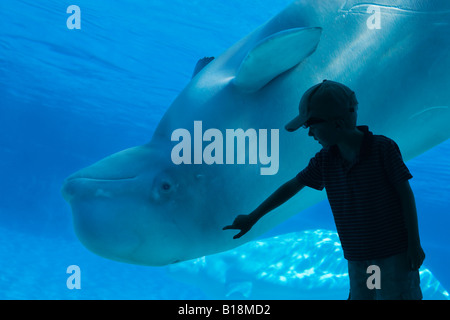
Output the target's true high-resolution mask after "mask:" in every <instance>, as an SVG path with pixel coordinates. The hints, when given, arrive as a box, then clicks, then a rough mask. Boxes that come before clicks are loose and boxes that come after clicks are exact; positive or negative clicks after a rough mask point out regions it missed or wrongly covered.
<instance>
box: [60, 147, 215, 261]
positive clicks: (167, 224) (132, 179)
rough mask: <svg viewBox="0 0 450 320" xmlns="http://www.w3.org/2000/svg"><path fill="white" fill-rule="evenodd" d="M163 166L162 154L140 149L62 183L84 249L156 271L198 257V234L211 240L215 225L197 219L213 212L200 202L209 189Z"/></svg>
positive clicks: (189, 174)
mask: <svg viewBox="0 0 450 320" xmlns="http://www.w3.org/2000/svg"><path fill="white" fill-rule="evenodd" d="M162 154H164V153H162ZM163 160H164V159H163V157H162V156H161V150H156V149H155V148H152V147H151V146H150V145H143V146H138V147H134V148H130V149H127V150H124V151H121V152H118V153H116V154H113V155H111V156H109V157H107V158H105V159H103V160H101V161H99V162H97V163H95V164H93V165H92V166H89V167H87V168H84V169H82V170H80V171H78V172H76V173H74V174H73V175H71V176H70V177H68V178H67V179H66V180H65V181H64V185H63V188H62V193H63V196H64V198H65V199H66V201H67V202H69V203H70V206H71V207H72V213H73V224H74V228H75V233H76V235H77V237H78V238H79V239H80V241H81V242H82V243H83V245H84V246H85V247H87V248H88V249H89V250H91V251H92V252H94V253H96V254H98V255H100V256H103V257H105V258H108V259H112V260H117V261H121V262H127V263H133V264H143V265H155V266H157V265H166V264H170V263H174V262H178V261H182V260H186V259H188V258H190V256H191V255H192V254H194V255H195V252H193V251H195V248H196V247H201V246H198V244H196V243H195V241H196V240H195V239H197V238H198V237H196V234H199V233H201V234H202V237H203V238H205V237H208V232H207V231H206V230H208V229H210V228H208V226H205V224H208V223H210V222H211V221H207V220H205V219H199V217H198V214H199V213H200V212H205V210H211V208H207V207H205V206H207V204H206V203H205V201H203V200H202V198H201V197H198V193H200V194H202V190H203V189H204V188H205V179H204V176H203V174H200V173H198V172H196V171H195V170H189V168H186V167H184V168H180V167H177V166H174V165H171V163H167V162H164V161H163ZM180 169H181V170H183V172H182V174H181V173H180V172H178V171H179V170H180ZM192 169H195V168H194V167H193V168H192ZM196 220H198V221H197V222H196ZM192 225H195V226H196V227H197V228H192ZM202 229H203V230H204V231H203V232H201V230H202ZM205 241H207V240H205Z"/></svg>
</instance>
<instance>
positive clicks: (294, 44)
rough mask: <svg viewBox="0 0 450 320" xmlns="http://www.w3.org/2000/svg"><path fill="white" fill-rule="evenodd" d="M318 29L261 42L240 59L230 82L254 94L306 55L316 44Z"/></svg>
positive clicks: (290, 32)
mask: <svg viewBox="0 0 450 320" xmlns="http://www.w3.org/2000/svg"><path fill="white" fill-rule="evenodd" d="M321 33H322V28H319V27H314V28H294V29H288V30H284V31H281V32H278V33H275V34H273V35H271V36H269V37H267V38H265V39H263V40H261V41H260V42H259V43H258V44H257V45H256V46H255V47H254V48H253V49H252V50H250V52H249V53H248V54H247V56H246V57H245V58H244V60H243V62H242V63H241V66H240V67H239V71H238V73H237V75H236V78H235V79H234V84H235V85H236V86H237V87H238V88H240V89H241V90H243V91H247V92H255V91H257V90H259V89H261V88H262V87H263V86H265V85H266V84H267V83H269V82H270V81H271V80H272V79H274V78H275V77H277V76H278V75H280V74H281V73H283V72H285V71H287V70H289V69H291V68H293V67H295V66H296V65H298V64H299V63H300V62H302V61H303V60H304V59H306V58H307V57H308V56H310V55H311V54H312V53H313V52H314V51H315V50H316V48H317V45H318V44H319V40H320V36H321Z"/></svg>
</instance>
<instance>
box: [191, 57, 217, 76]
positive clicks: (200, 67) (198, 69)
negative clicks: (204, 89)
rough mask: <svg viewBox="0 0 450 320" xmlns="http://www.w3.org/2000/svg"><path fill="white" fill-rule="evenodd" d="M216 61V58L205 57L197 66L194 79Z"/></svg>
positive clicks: (193, 74)
mask: <svg viewBox="0 0 450 320" xmlns="http://www.w3.org/2000/svg"><path fill="white" fill-rule="evenodd" d="M213 60H214V57H204V58H201V59H200V60H198V61H197V64H196V65H195V68H194V72H193V73H192V78H194V77H195V76H196V75H197V73H199V72H200V71H202V69H203V68H204V67H206V66H207V65H208V64H209V63H210V62H211V61H213Z"/></svg>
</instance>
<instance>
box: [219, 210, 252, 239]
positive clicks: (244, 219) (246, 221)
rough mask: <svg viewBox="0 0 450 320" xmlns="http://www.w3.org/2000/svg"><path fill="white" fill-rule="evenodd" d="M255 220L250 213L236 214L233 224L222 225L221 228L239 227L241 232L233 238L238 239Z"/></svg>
mask: <svg viewBox="0 0 450 320" xmlns="http://www.w3.org/2000/svg"><path fill="white" fill-rule="evenodd" d="M256 221H257V220H255V219H254V218H253V217H252V216H251V215H242V214H241V215H238V216H237V217H236V219H234V221H233V224H232V225H229V226H226V227H224V228H223V229H222V230H229V229H236V230H237V229H239V230H241V232H239V233H238V234H236V235H235V236H234V237H233V239H238V238H240V237H242V236H243V235H244V234H246V233H247V232H248V231H249V230H250V229H251V228H252V227H253V225H254V224H255V223H256Z"/></svg>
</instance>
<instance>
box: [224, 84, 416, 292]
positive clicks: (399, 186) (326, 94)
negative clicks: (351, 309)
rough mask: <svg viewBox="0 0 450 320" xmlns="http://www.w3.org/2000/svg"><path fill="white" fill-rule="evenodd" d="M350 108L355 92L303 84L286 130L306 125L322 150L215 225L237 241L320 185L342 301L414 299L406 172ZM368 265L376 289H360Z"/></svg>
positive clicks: (396, 153) (411, 204)
mask: <svg viewBox="0 0 450 320" xmlns="http://www.w3.org/2000/svg"><path fill="white" fill-rule="evenodd" d="M357 108H358V101H357V100H356V96H355V93H354V92H353V91H352V90H350V89H349V88H348V87H347V86H345V85H343V84H340V83H338V82H334V81H329V80H324V81H323V82H322V83H320V84H317V85H315V86H313V87H311V88H310V89H308V90H307V91H306V92H305V94H304V95H303V97H302V99H301V100H300V104H299V115H298V116H297V117H296V118H294V119H293V120H292V121H291V122H289V123H288V124H287V125H286V130H288V131H290V132H292V131H295V130H297V129H298V128H300V127H302V126H303V127H304V128H309V133H308V134H309V136H311V137H313V138H314V139H315V140H317V141H318V142H319V143H320V144H321V145H322V146H323V148H322V150H321V151H320V152H318V153H317V154H316V155H315V157H313V158H312V159H311V160H310V162H309V165H308V166H307V167H306V168H305V169H304V170H303V171H301V172H300V173H299V174H298V175H297V176H296V177H294V178H293V179H291V180H289V181H288V182H286V183H285V184H283V185H282V186H281V187H279V188H278V189H277V190H276V191H275V192H274V193H273V194H272V195H271V196H270V197H269V198H267V199H266V200H265V201H264V202H263V203H262V204H261V205H260V206H259V207H258V208H256V209H255V210H254V211H253V212H252V213H250V214H249V215H239V216H237V217H236V219H235V220H234V222H233V224H232V225H229V226H226V227H224V228H223V229H224V230H227V229H239V230H241V231H240V232H239V233H238V234H237V235H235V236H234V239H236V238H239V237H241V236H243V235H244V234H245V233H247V232H248V231H249V230H250V229H251V228H252V226H253V225H254V224H255V223H256V222H257V221H258V220H259V219H260V218H261V217H262V216H264V215H265V214H267V213H268V212H270V211H272V210H273V209H275V208H276V207H278V206H280V205H281V204H283V203H284V202H286V201H287V200H288V199H290V198H291V197H293V196H294V195H295V194H297V193H298V192H299V191H300V190H301V189H303V188H304V187H305V186H308V187H311V188H314V189H317V190H322V189H323V188H325V189H326V192H327V196H328V200H329V202H330V206H331V209H332V211H333V216H334V220H335V223H336V228H337V231H338V234H339V238H340V240H341V244H342V248H343V251H344V257H345V258H346V259H347V260H348V270H349V278H350V296H349V298H350V299H421V298H422V292H421V290H420V286H419V281H420V280H419V272H418V269H419V267H420V266H421V264H422V262H423V260H424V258H425V254H424V252H423V250H422V247H421V245H420V238H419V231H418V223H417V212H416V206H415V200H414V195H413V193H412V190H411V187H410V185H409V182H408V180H409V179H411V178H412V175H411V174H410V172H409V170H408V168H407V167H406V165H405V164H404V162H403V159H402V156H401V154H400V150H399V148H398V146H397V144H396V143H395V142H394V141H393V140H391V139H389V138H387V137H385V136H381V135H374V134H372V132H370V131H369V128H368V127H367V126H356V119H357ZM370 265H376V266H378V267H379V268H380V272H381V275H380V279H381V288H380V289H372V290H371V289H369V288H368V286H367V279H368V277H369V276H370V274H368V273H367V268H368V267H369V266H370Z"/></svg>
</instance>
